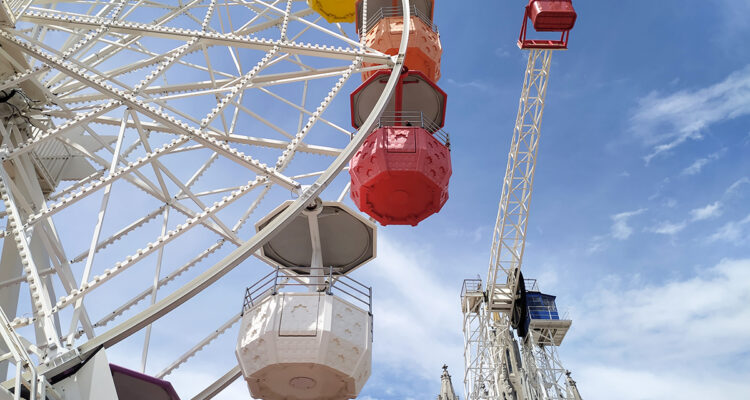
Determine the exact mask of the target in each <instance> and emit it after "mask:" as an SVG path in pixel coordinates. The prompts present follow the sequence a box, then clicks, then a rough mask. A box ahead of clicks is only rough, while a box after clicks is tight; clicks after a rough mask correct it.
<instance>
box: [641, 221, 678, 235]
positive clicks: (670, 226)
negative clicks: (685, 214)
mask: <svg viewBox="0 0 750 400" xmlns="http://www.w3.org/2000/svg"><path fill="white" fill-rule="evenodd" d="M686 226H687V222H685V221H682V222H677V223H672V222H662V223H660V224H658V225H656V226H653V227H651V228H648V229H647V230H648V231H649V232H653V233H658V234H662V235H674V234H676V233H678V232H680V231H681V230H683V229H685V227H686Z"/></svg>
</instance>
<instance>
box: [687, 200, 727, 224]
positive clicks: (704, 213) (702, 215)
mask: <svg viewBox="0 0 750 400" xmlns="http://www.w3.org/2000/svg"><path fill="white" fill-rule="evenodd" d="M721 213H722V209H721V202H719V201H715V202H713V203H711V204H708V205H706V206H705V207H700V208H695V209H692V210H690V217H691V220H692V221H702V220H704V219H709V218H716V217H718V216H720V215H721Z"/></svg>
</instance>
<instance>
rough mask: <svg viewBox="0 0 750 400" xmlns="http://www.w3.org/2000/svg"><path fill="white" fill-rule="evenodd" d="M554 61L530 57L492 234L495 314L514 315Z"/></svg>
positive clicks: (545, 55)
mask: <svg viewBox="0 0 750 400" xmlns="http://www.w3.org/2000/svg"><path fill="white" fill-rule="evenodd" d="M551 58H552V51H551V50H539V49H535V50H531V51H530V52H529V58H528V64H527V65H526V73H525V75H524V82H523V89H522V91H521V99H520V101H519V105H518V115H517V116H516V124H515V126H514V128H513V139H512V142H511V145H510V152H509V153H508V166H507V167H506V170H505V178H504V180H503V189H502V193H501V195H500V204H499V206H498V213H497V221H496V222H495V229H494V230H493V238H492V247H491V256H490V266H489V271H488V272H487V293H488V296H489V298H488V301H489V306H490V309H491V310H495V309H498V310H499V311H510V307H512V303H513V300H514V299H513V296H514V295H515V292H516V288H517V287H518V273H519V272H520V270H521V262H522V260H523V252H524V248H525V245H526V227H527V225H528V221H529V205H530V204H531V194H532V188H533V184H534V170H535V167H536V155H537V150H538V146H539V132H540V130H541V123H542V113H543V112H544V98H545V96H546V95H547V82H548V79H549V69H550V65H551Z"/></svg>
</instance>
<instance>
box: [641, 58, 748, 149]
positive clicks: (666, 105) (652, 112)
mask: <svg viewBox="0 0 750 400" xmlns="http://www.w3.org/2000/svg"><path fill="white" fill-rule="evenodd" d="M748 114H750V67H745V68H743V69H741V70H739V71H736V72H734V73H732V74H730V75H729V76H728V77H727V78H726V79H724V80H723V81H721V82H719V83H716V84H713V85H711V86H708V87H706V88H702V89H697V90H693V91H689V90H682V91H678V92H675V93H671V94H666V95H661V94H659V93H657V92H652V93H650V94H649V95H647V96H646V97H644V98H642V99H640V100H639V102H638V108H637V110H636V111H635V113H634V114H633V117H632V120H631V121H632V130H633V132H635V134H636V135H637V136H638V137H639V138H640V139H641V140H642V141H643V142H644V144H646V145H649V146H652V151H651V153H650V154H649V155H647V156H646V157H645V160H646V162H649V161H651V159H653V158H654V157H655V156H657V155H659V154H661V153H664V152H666V151H669V150H671V149H673V148H675V147H677V146H679V145H680V144H682V143H684V142H685V141H687V140H688V139H693V140H697V139H701V138H702V134H701V132H702V131H703V130H705V129H706V128H708V127H709V126H711V125H713V124H715V123H718V122H721V121H724V120H729V119H734V118H738V117H742V116H745V115H748Z"/></svg>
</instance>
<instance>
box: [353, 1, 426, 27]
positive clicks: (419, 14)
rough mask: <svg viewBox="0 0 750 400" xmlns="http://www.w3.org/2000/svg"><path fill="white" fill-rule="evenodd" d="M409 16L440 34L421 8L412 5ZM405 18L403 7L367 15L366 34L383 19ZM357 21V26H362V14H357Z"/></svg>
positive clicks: (383, 9) (384, 9) (393, 7)
mask: <svg viewBox="0 0 750 400" xmlns="http://www.w3.org/2000/svg"><path fill="white" fill-rule="evenodd" d="M409 15H411V16H412V17H416V18H419V19H420V20H422V22H424V23H425V25H427V26H428V27H430V29H432V31H433V32H435V33H440V32H438V27H437V25H435V24H433V23H432V19H430V16H429V15H427V14H425V13H424V12H423V11H422V10H420V9H419V8H417V6H415V5H413V4H412V5H411V7H409ZM403 16H404V9H403V8H402V7H401V6H391V7H383V8H381V9H379V10H377V11H375V12H374V13H372V14H367V26H366V27H365V32H369V31H370V29H372V28H373V27H374V26H375V25H377V24H378V22H380V20H382V19H383V18H388V17H403ZM357 19H358V21H357V26H362V13H361V12H358V13H357Z"/></svg>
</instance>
